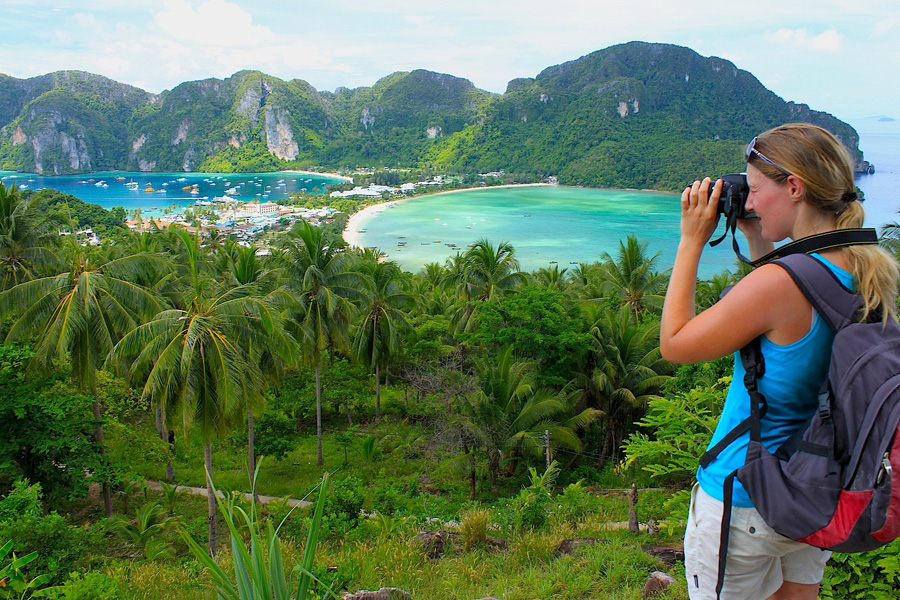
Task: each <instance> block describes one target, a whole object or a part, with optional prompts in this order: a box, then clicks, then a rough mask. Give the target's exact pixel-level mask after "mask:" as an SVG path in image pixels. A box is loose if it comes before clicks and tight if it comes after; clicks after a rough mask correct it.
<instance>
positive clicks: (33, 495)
mask: <svg viewBox="0 0 900 600" xmlns="http://www.w3.org/2000/svg"><path fill="white" fill-rule="evenodd" d="M41 497H42V494H41V484H39V483H35V484H33V485H29V484H28V480H27V479H16V482H15V483H14V484H13V488H12V490H10V492H9V494H7V495H6V497H5V498H3V500H0V523H3V522H5V521H12V520H15V519H24V518H28V517H35V518H37V517H40V516H41V514H42V513H43V512H44V511H43V508H42V507H41Z"/></svg>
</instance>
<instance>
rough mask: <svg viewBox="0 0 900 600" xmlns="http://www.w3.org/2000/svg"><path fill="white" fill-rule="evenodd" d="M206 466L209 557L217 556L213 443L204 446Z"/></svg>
mask: <svg viewBox="0 0 900 600" xmlns="http://www.w3.org/2000/svg"><path fill="white" fill-rule="evenodd" d="M203 457H204V464H206V495H207V508H208V509H209V512H208V513H207V519H208V523H209V555H210V556H215V555H216V494H215V493H214V492H213V486H212V443H211V442H206V445H204V446H203Z"/></svg>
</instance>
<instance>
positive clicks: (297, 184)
mask: <svg viewBox="0 0 900 600" xmlns="http://www.w3.org/2000/svg"><path fill="white" fill-rule="evenodd" d="M0 180H2V182H3V184H4V185H14V186H16V187H19V188H21V189H32V190H39V189H42V188H53V189H56V190H59V191H61V192H64V193H66V194H71V195H73V196H76V197H78V198H80V199H81V200H84V201H85V202H90V203H93V204H99V205H100V206H102V207H103V208H106V209H110V208H113V207H114V206H121V207H122V208H124V209H125V210H126V211H129V212H131V211H134V210H135V209H140V210H141V213H142V215H143V216H144V217H155V216H160V215H163V214H165V213H166V212H173V213H175V212H183V211H184V210H185V209H187V208H190V207H191V206H193V205H194V203H195V202H196V201H197V200H202V201H209V200H211V199H212V198H215V197H221V196H223V195H228V196H231V197H233V198H235V199H238V200H243V201H245V202H247V201H250V200H259V201H260V202H268V201H271V202H278V201H279V200H284V199H287V198H289V197H290V194H291V193H296V192H299V191H310V192H311V191H313V189H314V188H318V189H319V190H320V191H325V190H326V189H327V186H329V185H333V184H335V183H338V182H340V181H342V180H341V179H339V178H336V177H329V176H325V175H321V174H318V173H300V172H293V171H290V172H276V173H240V174H238V173H123V172H118V171H116V172H107V173H89V174H81V175H60V176H44V175H37V174H35V173H12V172H3V173H0ZM132 182H133V183H136V184H137V187H136V188H134V186H131V187H132V188H134V189H131V188H129V187H128V186H127V185H126V184H129V183H132ZM185 188H187V189H185ZM145 190H147V191H145ZM150 190H152V191H150ZM192 190H196V193H193V194H192V193H191V191H192Z"/></svg>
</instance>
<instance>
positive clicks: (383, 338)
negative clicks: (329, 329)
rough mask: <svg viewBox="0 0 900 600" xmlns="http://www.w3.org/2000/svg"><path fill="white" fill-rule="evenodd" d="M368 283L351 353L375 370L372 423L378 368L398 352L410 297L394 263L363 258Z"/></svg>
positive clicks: (378, 387) (377, 396) (377, 403)
mask: <svg viewBox="0 0 900 600" xmlns="http://www.w3.org/2000/svg"><path fill="white" fill-rule="evenodd" d="M360 266H361V268H362V270H363V272H364V274H365V275H366V280H367V281H368V282H369V285H368V286H367V288H368V289H367V290H366V292H365V299H364V300H363V309H362V311H363V314H362V320H361V322H360V324H359V327H358V328H357V330H356V336H355V338H354V340H353V352H354V354H355V355H356V357H357V358H359V360H360V361H361V362H362V363H363V364H364V365H366V366H367V367H369V368H372V367H374V368H375V421H376V422H378V421H379V420H381V368H382V367H384V366H385V365H387V363H388V362H389V361H390V359H391V357H393V356H395V355H396V354H397V352H398V351H399V349H400V343H401V335H400V334H401V329H402V328H406V327H408V326H409V323H408V322H407V320H406V315H405V314H404V312H403V309H404V308H405V307H406V306H407V305H408V304H409V297H408V296H407V295H406V293H405V292H404V291H403V289H402V287H401V285H400V277H401V273H400V267H398V266H397V263H394V262H378V261H377V260H374V261H373V260H365V259H363V260H362V261H361V264H360Z"/></svg>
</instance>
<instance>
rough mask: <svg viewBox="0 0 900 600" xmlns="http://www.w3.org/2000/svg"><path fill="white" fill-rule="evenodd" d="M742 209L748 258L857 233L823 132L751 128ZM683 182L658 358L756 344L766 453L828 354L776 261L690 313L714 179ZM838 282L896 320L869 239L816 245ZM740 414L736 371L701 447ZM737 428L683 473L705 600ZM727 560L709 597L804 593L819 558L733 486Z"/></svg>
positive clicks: (881, 257) (689, 570) (693, 580)
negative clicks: (816, 237)
mask: <svg viewBox="0 0 900 600" xmlns="http://www.w3.org/2000/svg"><path fill="white" fill-rule="evenodd" d="M745 158H746V160H747V182H748V184H749V188H750V192H749V196H748V198H747V203H746V207H747V210H752V211H754V212H755V213H756V215H757V217H756V218H753V219H744V220H742V221H739V223H738V226H739V227H740V229H741V231H742V232H743V233H744V234H745V236H746V237H747V240H748V243H749V245H750V255H751V259H757V258H759V257H761V256H764V255H765V254H767V253H769V252H770V251H772V250H773V248H774V243H775V242H779V241H781V240H784V239H786V238H790V239H792V240H797V239H801V238H805V237H807V236H810V235H813V234H818V233H823V232H827V231H833V230H836V229H848V228H857V227H862V224H863V220H864V211H863V208H862V206H861V205H860V203H859V202H858V201H857V198H856V193H855V189H856V188H855V185H854V181H853V163H852V161H851V159H850V156H849V154H848V152H847V150H846V149H845V148H844V146H843V145H842V144H841V143H840V142H839V141H838V140H837V139H836V138H835V137H834V136H833V135H831V134H830V133H829V132H827V131H825V130H824V129H822V128H820V127H816V126H814V125H809V124H804V123H791V124H787V125H783V126H780V127H776V128H774V129H771V130H769V131H766V132H765V133H762V134H760V135H759V136H757V137H756V138H754V139H753V141H752V142H751V143H750V145H748V146H747V150H746V156H745ZM712 185H713V184H712V182H711V181H710V179H709V178H706V179H704V180H702V181H695V182H694V183H693V185H691V186H690V187H688V188H686V189H685V190H684V192H683V193H682V196H681V241H680V244H679V247H678V254H677V256H676V259H675V265H674V267H673V269H672V277H671V280H670V283H669V289H668V291H667V293H666V301H665V305H664V308H663V317H662V326H661V330H660V346H661V350H662V354H663V356H664V357H665V358H666V359H668V360H671V361H674V362H678V363H692V362H700V361H705V360H711V359H714V358H719V357H721V356H725V355H727V354H731V353H735V352H737V351H739V350H740V348H742V347H744V346H745V345H746V344H748V343H749V342H751V341H752V340H754V339H756V338H757V337H759V338H760V345H761V350H762V354H763V356H764V358H765V364H766V370H765V374H764V375H763V376H762V377H760V378H759V379H758V386H759V391H760V392H761V393H762V394H763V395H764V396H765V398H766V399H767V400H768V412H767V413H766V415H765V417H764V418H763V419H762V422H761V435H762V442H763V445H764V446H765V447H766V449H768V450H769V451H774V450H775V449H777V448H778V447H779V446H780V445H781V444H782V443H783V442H784V441H785V440H786V439H787V438H788V437H790V436H791V434H793V433H794V432H795V431H797V430H798V429H799V428H800V427H801V426H802V424H803V423H804V422H805V421H806V420H807V419H808V418H809V417H810V416H811V415H812V414H813V413H814V412H815V410H816V408H817V406H818V403H817V396H818V391H819V388H820V386H821V384H822V382H823V381H824V379H825V377H826V374H827V369H828V362H829V359H830V356H831V343H832V340H833V337H834V336H833V333H832V332H831V330H830V329H829V328H828V327H827V326H826V324H825V323H824V321H823V320H822V319H821V317H819V315H818V314H816V313H815V311H814V310H813V309H812V306H811V305H810V303H809V302H808V301H807V300H806V298H805V297H804V295H803V293H802V292H801V291H800V289H799V288H798V287H797V285H796V284H795V283H794V282H793V280H792V279H791V277H790V275H789V274H788V273H787V271H785V270H784V269H782V268H781V267H779V266H778V265H773V264H770V265H765V266H762V267H759V268H757V269H755V270H754V271H752V272H751V273H750V274H748V275H747V276H746V277H744V278H743V279H742V280H741V281H740V282H739V283H738V284H737V285H736V286H735V287H734V289H732V290H731V292H730V293H729V294H727V295H726V296H725V297H724V298H723V299H722V300H721V301H719V302H718V303H717V304H715V305H714V306H713V307H711V308H709V309H708V310H705V311H703V312H702V313H700V314H696V310H695V306H694V292H695V287H696V280H697V266H698V263H699V261H700V256H701V253H702V251H703V248H704V246H705V244H706V243H707V241H709V239H710V237H711V236H712V234H713V231H714V230H715V227H716V223H717V221H718V214H717V206H718V199H719V195H720V193H721V189H722V182H721V181H717V182H716V183H715V185H714V186H713V187H712V192H711V194H710V186H712ZM813 256H815V257H816V258H817V259H818V260H820V261H821V262H822V263H823V264H825V265H826V266H827V267H828V268H829V269H830V270H831V272H832V273H833V274H834V275H835V276H836V277H837V278H838V280H839V281H841V283H843V284H844V285H845V287H847V288H850V289H855V290H856V291H857V292H859V293H860V294H861V295H862V297H863V299H864V302H865V305H864V312H865V313H866V315H867V316H868V315H872V314H875V315H879V316H880V317H881V318H882V319H885V320H887V319H895V318H896V314H895V313H896V305H897V285H898V268H897V264H896V262H895V261H894V259H893V258H892V257H891V256H890V255H889V254H888V253H886V252H884V251H883V250H882V249H880V248H879V247H877V246H872V245H857V246H848V247H844V248H834V249H830V250H823V251H821V252H820V253H817V254H813ZM749 412H750V402H749V396H748V392H747V390H746V389H745V387H744V385H743V367H742V365H741V363H740V360H739V359H738V360H736V363H735V374H734V377H733V380H732V383H731V387H730V388H729V391H728V394H727V396H726V400H725V406H724V409H723V412H722V416H721V418H720V420H719V423H718V425H717V428H716V431H715V433H714V435H713V439H712V442H711V443H710V447H712V446H714V445H715V444H717V443H718V442H719V441H720V440H721V439H722V438H723V437H724V436H725V435H726V434H728V433H729V432H730V431H731V430H732V429H733V428H734V427H735V426H736V425H737V424H738V423H740V422H741V421H742V420H743V419H745V418H746V417H747V416H748V415H749ZM748 438H749V436H748V434H744V435H743V436H741V437H739V438H738V439H737V440H735V441H734V442H733V443H731V444H729V445H728V446H727V447H726V448H725V449H724V450H723V451H722V452H721V453H719V454H718V455H717V456H716V458H715V459H714V460H713V461H712V462H711V463H710V464H709V465H708V466H707V467H706V468H700V469H699V470H698V472H697V481H698V485H697V486H695V488H694V490H693V492H692V498H691V509H690V515H689V518H688V526H687V531H686V533H685V567H686V575H687V579H688V589H689V593H690V597H691V598H692V600H697V599H706V598H716V595H717V594H716V583H717V575H718V570H719V541H720V528H721V520H722V514H723V502H722V501H723V484H724V481H725V478H726V477H727V476H728V475H729V474H730V473H732V472H733V471H734V470H735V469H737V468H739V467H741V466H742V465H743V464H744V458H745V456H746V450H747V444H748ZM733 505H734V508H733V512H732V515H731V520H730V528H729V542H728V552H727V560H726V563H725V569H724V581H723V587H722V590H721V598H723V599H724V598H731V599H740V600H748V599H754V598H759V599H764V598H771V599H773V600H781V599H788V598H790V599H797V600H806V599H809V600H813V599H815V598H816V597H817V596H818V591H819V584H820V583H821V581H822V575H823V573H824V569H825V563H826V562H827V561H828V558H829V556H830V552H827V551H823V550H820V549H818V548H815V547H812V546H808V545H806V544H803V543H801V542H796V541H793V540H790V539H788V538H786V537H783V536H781V535H779V534H778V533H776V532H775V531H773V530H772V529H771V528H770V527H769V526H768V525H766V523H765V521H763V519H762V518H761V517H760V515H759V513H758V512H757V511H756V510H755V509H754V507H753V503H752V501H751V500H750V497H749V495H748V494H747V492H746V491H745V490H744V489H743V487H742V486H741V485H740V482H737V481H736V482H735V484H734V491H733Z"/></svg>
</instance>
